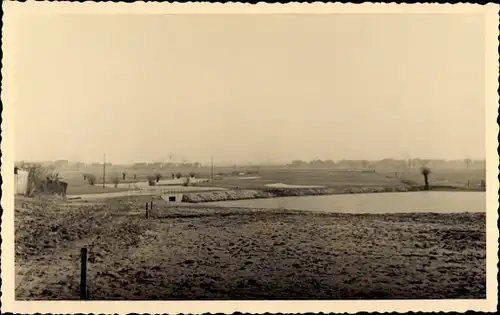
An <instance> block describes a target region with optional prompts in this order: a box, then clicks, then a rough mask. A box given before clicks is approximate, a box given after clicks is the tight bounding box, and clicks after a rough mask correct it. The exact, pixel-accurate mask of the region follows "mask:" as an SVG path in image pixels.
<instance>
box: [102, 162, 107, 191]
mask: <svg viewBox="0 0 500 315" xmlns="http://www.w3.org/2000/svg"><path fill="white" fill-rule="evenodd" d="M105 187H106V153H104V163H103V164H102V188H105Z"/></svg>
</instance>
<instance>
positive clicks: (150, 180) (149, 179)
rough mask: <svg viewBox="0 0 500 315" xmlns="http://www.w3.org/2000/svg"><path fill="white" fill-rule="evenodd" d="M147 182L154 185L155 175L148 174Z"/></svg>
mask: <svg viewBox="0 0 500 315" xmlns="http://www.w3.org/2000/svg"><path fill="white" fill-rule="evenodd" d="M148 184H149V186H155V185H156V176H153V175H150V176H148Z"/></svg>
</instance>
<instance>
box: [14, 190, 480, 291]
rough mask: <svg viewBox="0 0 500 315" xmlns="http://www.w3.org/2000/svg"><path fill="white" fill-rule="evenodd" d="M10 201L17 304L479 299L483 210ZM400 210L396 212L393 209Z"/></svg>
mask: <svg viewBox="0 0 500 315" xmlns="http://www.w3.org/2000/svg"><path fill="white" fill-rule="evenodd" d="M149 198H151V197H128V198H116V199H109V200H104V201H101V202H65V201H62V200H37V199H26V198H24V199H23V198H18V199H17V200H16V209H15V228H16V230H15V233H16V234H15V248H16V298H17V299H21V300H26V299H28V300H31V299H37V300H51V299H55V300H57V299H58V300H65V299H78V297H79V270H80V269H79V268H80V266H79V262H80V256H79V255H80V248H82V247H87V248H88V250H89V265H88V288H89V297H90V299H93V300H100V299H106V300H110V299H111V300H113V299H114V300H125V299H132V300H149V299H166V300H174V299H175V300H186V299H189V300H194V299H222V300H224V299H404V298H409V299H410V298H411V299H424V298H425V299H435V298H485V294H486V292H485V284H486V283H485V281H486V279H485V255H486V252H485V245H486V241H485V214H484V213H477V214H471V213H462V214H432V213H427V214H391V215H386V214H384V215H382V214H381V215H354V214H326V213H311V212H300V211H287V210H245V209H226V208H225V209H221V208H208V207H203V206H199V207H198V206H190V207H172V206H169V205H167V204H164V203H162V202H161V201H160V200H156V205H155V209H154V211H153V212H152V214H151V217H150V218H149V219H146V218H145V215H144V212H145V211H144V209H143V205H144V203H145V201H146V199H148V200H149ZM401 206H402V207H404V205H401Z"/></svg>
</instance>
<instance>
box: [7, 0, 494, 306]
mask: <svg viewBox="0 0 500 315" xmlns="http://www.w3.org/2000/svg"><path fill="white" fill-rule="evenodd" d="M2 5H3V9H4V27H3V30H2V31H3V32H2V33H3V37H4V38H3V47H2V48H3V52H4V58H3V69H2V73H3V81H2V90H3V91H2V96H1V97H2V102H3V106H4V107H3V113H2V115H3V123H2V137H3V139H2V147H1V148H2V154H3V156H2V178H3V185H2V190H3V196H2V207H3V209H4V213H3V217H2V239H3V242H2V265H1V267H2V273H1V275H2V280H3V281H2V282H3V283H2V294H3V295H2V311H4V312H14V313H35V312H39V313H75V312H79V313H132V312H134V313H166V312H168V313H169V314H176V313H204V312H211V313H219V312H221V313H232V312H235V311H240V312H250V313H264V312H271V313H304V312H335V313H344V312H347V313H355V312H359V311H368V312H373V311H377V312H393V311H397V312H407V311H426V312H438V311H457V312H464V311H467V310H476V311H494V310H495V309H496V304H497V299H496V297H497V267H496V265H497V250H498V243H497V239H498V229H497V226H496V222H497V220H498V213H497V209H498V194H497V191H498V186H499V182H498V179H497V176H498V170H497V166H498V161H499V156H498V153H497V149H496V148H497V146H498V142H497V134H498V125H497V123H496V117H497V108H498V107H497V106H498V95H497V88H498V69H499V65H498V53H497V47H498V41H497V36H498V23H499V22H498V15H497V14H498V10H499V6H498V5H496V4H488V5H486V6H479V5H472V4H456V5H440V4H418V5H397V4H374V3H366V4H361V5H357V4H341V3H335V4H324V3H321V2H316V3H313V4H299V3H292V4H286V5H280V4H266V3H260V4H258V5H249V4H237V3H231V4H209V3H203V4H200V3H190V4H178V3H174V4H167V3H143V2H136V3H94V2H85V3H70V2H26V3H18V2H3V3H2ZM183 13H184V14H187V13H189V14H236V13H239V14H276V13H280V14H284V13H286V14H304V13H309V14H324V13H364V14H380V13H386V14H387V13H390V14H398V13H416V14H426V13H452V14H461V13H478V14H483V15H484V16H485V17H486V25H485V27H486V45H487V47H486V64H485V68H486V71H487V72H486V86H485V89H486V92H485V93H486V105H487V107H486V113H485V114H486V143H487V144H488V145H487V147H486V154H487V166H486V167H487V178H486V181H487V187H488V190H487V193H486V195H487V266H486V269H487V299H486V300H414V301H408V300H401V301H242V302H240V301H223V302H211V301H194V302H191V301H189V302H184V301H183V302H175V301H160V302H157V301H154V302H153V301H144V302H132V301H125V302H97V301H95V302H94V301H88V302H23V301H15V300H14V246H13V239H14V229H13V226H14V216H13V208H14V207H13V206H14V202H13V198H12V197H11V196H13V178H14V176H13V172H12V167H13V164H14V152H13V150H12V148H13V147H14V145H13V144H14V134H13V130H14V128H13V123H14V119H13V117H14V116H13V115H14V112H13V110H14V104H15V100H13V98H12V94H10V93H9V91H10V92H11V91H12V90H13V89H14V88H15V86H13V80H12V77H11V75H12V74H11V72H9V69H10V66H12V61H13V58H15V53H14V51H13V49H14V48H15V40H16V38H15V29H10V28H9V22H10V21H12V20H13V19H16V18H17V16H19V15H48V14H49V15H50V14H183Z"/></svg>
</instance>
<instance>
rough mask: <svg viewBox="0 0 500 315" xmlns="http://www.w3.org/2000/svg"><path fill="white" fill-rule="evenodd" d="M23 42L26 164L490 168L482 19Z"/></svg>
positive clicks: (65, 32)
mask: <svg viewBox="0 0 500 315" xmlns="http://www.w3.org/2000/svg"><path fill="white" fill-rule="evenodd" d="M13 30H14V27H13ZM14 31H15V36H16V42H17V44H16V47H15V50H16V54H15V56H16V57H15V58H16V59H15V63H16V66H15V68H14V70H15V72H14V74H13V78H14V81H13V82H12V84H14V85H15V92H16V94H15V95H14V98H15V111H16V129H15V132H16V134H15V141H16V147H15V150H16V160H21V159H37V160H46V159H70V160H83V161H88V162H91V161H100V160H101V159H102V154H103V152H106V155H107V159H108V160H109V161H111V162H114V163H121V162H132V161H151V160H159V159H168V156H169V154H173V155H175V156H177V157H180V156H185V157H186V158H187V159H189V160H197V161H201V162H205V161H209V159H210V155H212V154H213V155H214V158H215V159H216V160H220V161H232V162H236V163H237V162H249V161H254V162H262V161H289V160H292V159H311V158H320V159H326V158H330V159H334V160H337V159H342V158H351V159H379V158H384V157H395V158H407V157H410V156H412V157H423V158H425V157H436V158H446V159H454V158H464V157H467V156H469V157H472V158H484V157H485V152H484V141H485V140H484V138H485V136H484V126H485V123H484V106H485V104H484V102H485V101H484V71H485V69H484V26H483V19H482V16H480V15H477V16H473V15H437V14H436V15H361V14H360V15H347V14H344V15H182V16H181V15H177V16H173V15H170V16H169V15H156V16H151V15H142V16H132V15H128V16H118V15H116V16H102V15H101V16H88V15H87V16H51V17H30V18H23V19H19V20H17V25H16V26H15V30H14Z"/></svg>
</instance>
